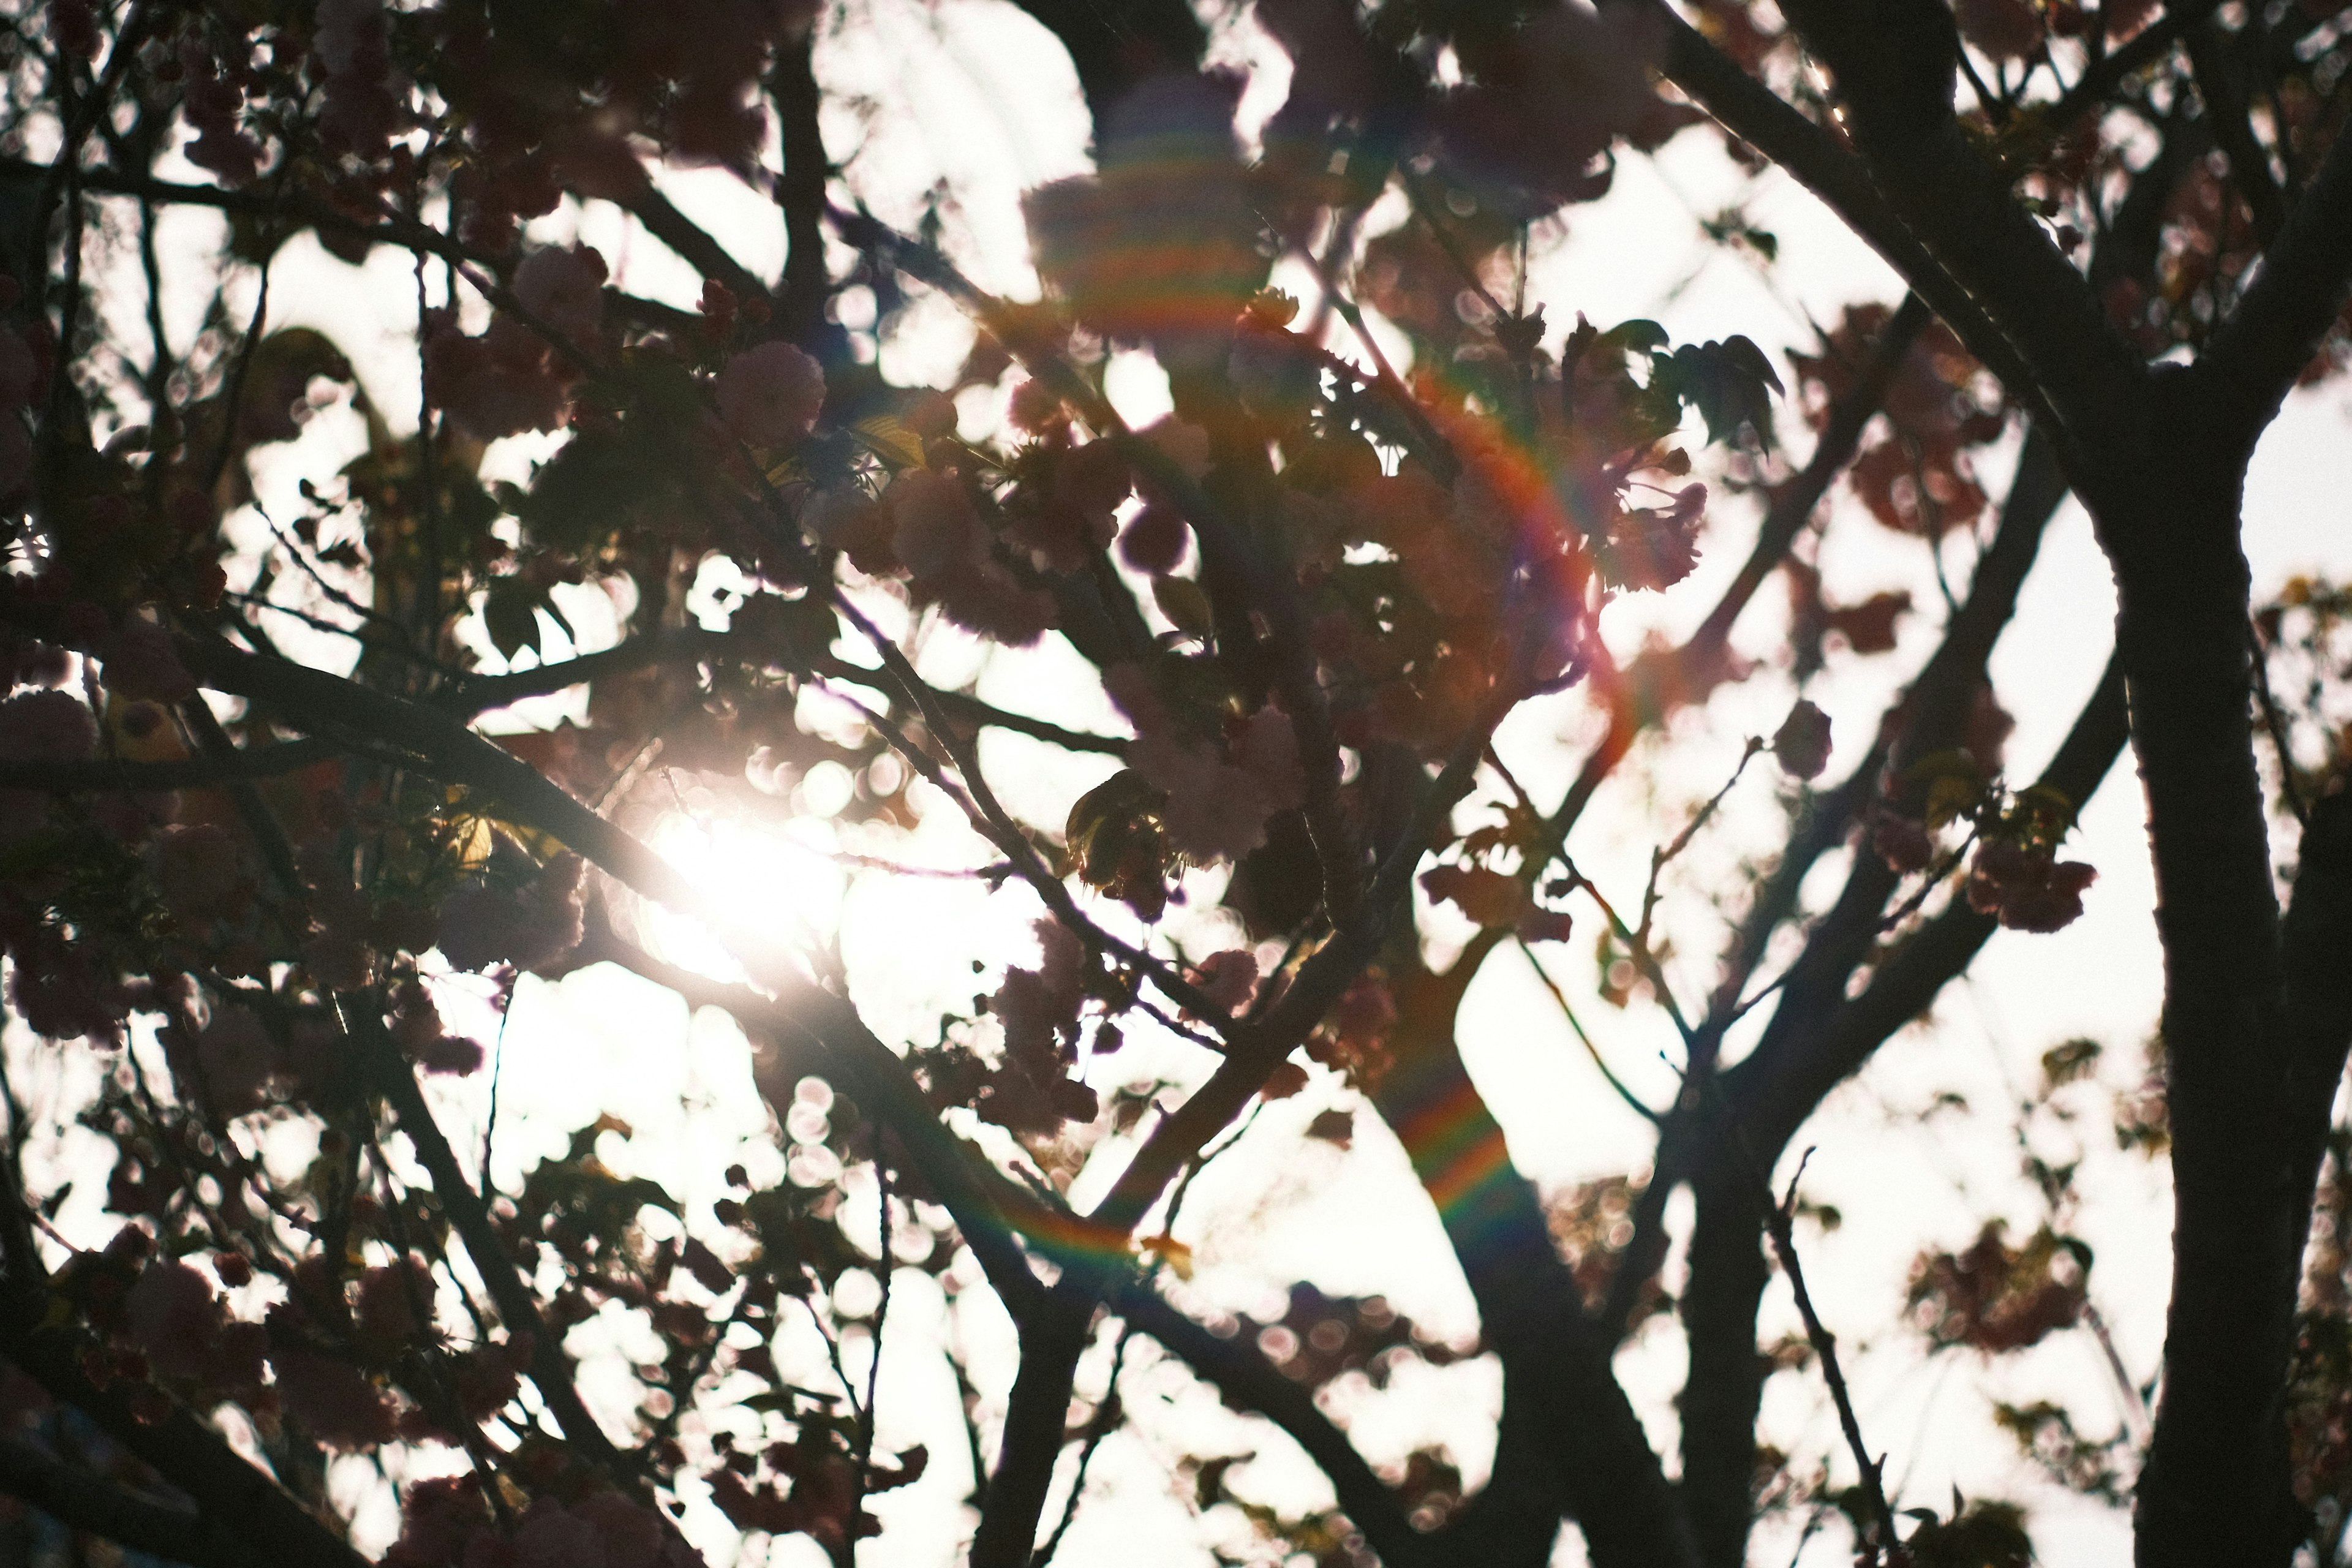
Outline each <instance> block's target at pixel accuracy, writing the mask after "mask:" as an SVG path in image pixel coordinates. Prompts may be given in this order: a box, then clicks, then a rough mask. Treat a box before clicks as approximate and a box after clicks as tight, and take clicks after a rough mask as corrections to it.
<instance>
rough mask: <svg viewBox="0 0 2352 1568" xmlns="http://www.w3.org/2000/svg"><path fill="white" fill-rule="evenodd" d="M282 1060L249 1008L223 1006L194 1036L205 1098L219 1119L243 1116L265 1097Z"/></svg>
mask: <svg viewBox="0 0 2352 1568" xmlns="http://www.w3.org/2000/svg"><path fill="white" fill-rule="evenodd" d="M283 1062H284V1058H283V1056H282V1054H281V1053H280V1052H279V1050H278V1043H277V1042H276V1041H275V1040H272V1039H271V1038H270V1037H269V1031H268V1030H267V1029H265V1028H264V1027H262V1024H261V1019H260V1018H259V1017H258V1016H257V1015H256V1014H255V1013H254V1011H253V1010H252V1009H251V1008H249V1007H235V1006H228V1007H222V1008H221V1009H219V1010H218V1011H217V1012H215V1013H214V1015H213V1016H212V1021H211V1022H210V1023H208V1024H206V1025H205V1027H204V1031H203V1032H202V1033H201V1034H199V1035H197V1037H196V1063H197V1066H198V1068H200V1070H201V1071H202V1072H203V1074H204V1089H205V1099H206V1100H207V1101H209V1102H210V1104H211V1105H212V1108H213V1110H215V1111H216V1112H217V1113H219V1114H220V1115H222V1116H242V1115H244V1114H245V1113H246V1112H247V1111H248V1110H257V1109H258V1108H259V1106H260V1105H261V1103H262V1100H264V1099H265V1098H266V1097H267V1095H268V1088H269V1079H270V1078H271V1076H272V1075H273V1074H275V1073H276V1072H277V1071H278V1068H279V1067H281V1066H282V1065H283Z"/></svg>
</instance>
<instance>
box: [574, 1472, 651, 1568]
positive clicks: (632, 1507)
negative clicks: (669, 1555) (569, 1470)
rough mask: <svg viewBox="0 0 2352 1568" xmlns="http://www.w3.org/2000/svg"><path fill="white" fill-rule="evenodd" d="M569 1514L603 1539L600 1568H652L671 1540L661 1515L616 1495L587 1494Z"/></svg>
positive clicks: (613, 1493) (615, 1493)
mask: <svg viewBox="0 0 2352 1568" xmlns="http://www.w3.org/2000/svg"><path fill="white" fill-rule="evenodd" d="M572 1513H573V1514H574V1515H575V1516H577V1517H578V1518H580V1519H583V1520H585V1521H587V1522H588V1523H589V1524H590V1525H591V1526H593V1528H594V1530H595V1531H596V1533H597V1534H598V1535H600V1536H601V1537H603V1538H604V1568H656V1564H658V1563H660V1562H661V1560H662V1548H663V1546H664V1545H665V1544H666V1543H667V1542H669V1541H670V1540H671V1539H672V1537H671V1535H670V1532H669V1530H668V1528H667V1526H665V1525H664V1524H663V1523H662V1519H661V1515H659V1514H657V1513H656V1512H654V1511H653V1510H651V1509H648V1508H641V1507H639V1506H638V1505H637V1504H635V1503H633V1502H631V1501H630V1500H628V1499H627V1498H625V1497H623V1496H622V1495H621V1494H620V1493H618V1492H614V1491H597V1492H591V1493H589V1494H588V1495H587V1496H586V1497H584V1498H582V1499H581V1500H579V1502H577V1503H576V1504H574V1505H573V1506H572ZM592 1561H593V1560H592Z"/></svg>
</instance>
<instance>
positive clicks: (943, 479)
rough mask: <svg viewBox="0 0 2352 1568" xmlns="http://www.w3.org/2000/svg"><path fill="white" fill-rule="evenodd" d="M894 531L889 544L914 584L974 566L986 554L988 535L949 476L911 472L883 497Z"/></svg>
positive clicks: (952, 478) (897, 481)
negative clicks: (895, 527)
mask: <svg viewBox="0 0 2352 1568" xmlns="http://www.w3.org/2000/svg"><path fill="white" fill-rule="evenodd" d="M882 499H883V500H884V501H885V502H886V503H887V505H888V506H889V508H890V514H891V516H892V517H893V518H894V519H896V521H897V523H898V527H897V531H895V533H894V534H893V535H892V538H891V548H892V549H893V550H894V551H895V552H897V554H898V560H899V561H900V563H903V564H904V565H905V566H906V568H907V571H908V574H910V575H911V576H912V577H913V578H914V579H915V581H916V582H917V583H918V584H920V583H923V582H925V581H926V580H929V579H936V578H940V577H943V576H946V575H947V574H950V573H951V572H955V571H957V570H959V569H961V568H967V567H970V566H973V565H976V564H978V563H979V562H980V560H981V559H982V555H983V553H984V552H985V551H986V549H987V537H988V535H987V530H986V529H985V528H983V527H982V524H981V521H980V514H979V513H977V512H975V511H973V510H972V509H971V500H969V499H968V498H967V497H966V496H965V495H964V493H963V487H962V486H961V485H960V484H958V483H957V482H956V481H955V479H954V477H953V476H952V475H949V474H938V473H933V472H932V471H931V470H930V469H929V468H913V469H909V470H908V472H906V473H903V474H900V475H899V476H898V479H895V480H894V481H892V483H891V486H890V488H889V489H887V491H885V492H884V493H883V498H882Z"/></svg>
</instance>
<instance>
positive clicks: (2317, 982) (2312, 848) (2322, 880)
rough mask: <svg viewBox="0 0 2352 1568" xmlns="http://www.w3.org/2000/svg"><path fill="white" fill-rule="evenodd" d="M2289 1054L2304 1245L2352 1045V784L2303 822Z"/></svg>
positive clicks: (2289, 1112) (2290, 940)
mask: <svg viewBox="0 0 2352 1568" xmlns="http://www.w3.org/2000/svg"><path fill="white" fill-rule="evenodd" d="M2282 936H2283V940H2284V959H2285V968H2286V1025H2287V1038H2288V1042H2289V1056H2288V1065H2287V1082H2286V1125H2287V1135H2288V1138H2289V1140H2290V1149H2291V1159H2292V1162H2293V1163H2292V1164H2291V1165H2290V1166H2289V1169H2288V1181H2289V1183H2290V1184H2291V1187H2290V1192H2291V1195H2292V1196H2293V1198H2294V1204H2295V1218H2294V1224H2293V1225H2292V1226H2291V1227H2290V1228H2291V1233H2292V1235H2293V1236H2294V1238H2295V1243H2296V1248H2297V1251H2298V1253H2300V1251H2301V1249H2302V1247H2303V1246H2304V1245H2305V1243H2306V1242H2307V1239H2308V1237H2309V1236H2310V1232H2311V1205H2312V1192H2313V1188H2314V1186H2315V1184H2316V1183H2317V1182H2318V1180H2319V1166H2320V1160H2321V1157H2322V1155H2323V1154H2324V1153H2325V1152H2326V1144H2327V1128H2328V1120H2329V1117H2330V1116H2331V1114H2332V1113H2333V1112H2334V1110H2335V1106H2336V1088H2337V1086H2338V1085H2339V1084H2341V1083H2342V1082H2343V1081H2344V1061H2345V1053H2346V1048H2347V1045H2352V790H2342V789H2339V790H2337V791H2336V793H2335V794H2333V795H2323V796H2322V797H2320V799H2319V801H2318V803H2317V804H2316V805H2314V806H2313V807H2312V810H2311V819H2310V821H2309V822H2308V823H2307V824H2305V827H2304V830H2303V843H2302V846H2301V857H2300V863H2299V864H2298V866H2297V867H2296V869H2295V877H2294V898H2293V900H2290V901H2289V903H2288V905H2287V914H2286V921H2285V924H2284V930H2283V932H2282Z"/></svg>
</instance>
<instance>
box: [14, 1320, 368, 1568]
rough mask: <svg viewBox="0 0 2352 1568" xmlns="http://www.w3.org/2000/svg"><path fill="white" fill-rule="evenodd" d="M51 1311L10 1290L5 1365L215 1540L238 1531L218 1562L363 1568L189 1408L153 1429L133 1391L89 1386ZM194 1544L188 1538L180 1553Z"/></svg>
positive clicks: (176, 1408)
mask: <svg viewBox="0 0 2352 1568" xmlns="http://www.w3.org/2000/svg"><path fill="white" fill-rule="evenodd" d="M47 1309H48V1297H47V1293H46V1292H43V1291H26V1290H21V1289H11V1290H9V1291H8V1292H7V1293H6V1294H5V1296H0V1355H5V1357H6V1358H7V1359H8V1360H9V1361H12V1362H15V1363H16V1364H17V1365H18V1366H19V1367H22V1368H23V1369H24V1370H25V1372H26V1373H27V1374H28V1375H29V1376H31V1378H32V1379H33V1381H34V1382H36V1383H37V1384H40V1385H41V1386H42V1387H43V1388H44V1389H46V1390H47V1391H48V1394H49V1396H50V1397H51V1398H53V1399H56V1400H58V1402H59V1403H61V1404H65V1405H73V1406H74V1407H76V1408H77V1409H79V1410H80V1411H82V1412H83V1413H84V1414H86V1415H89V1418H90V1419H91V1420H92V1421H94V1422H95V1423H97V1425H98V1426H99V1429H100V1430H101V1431H103V1432H104V1433H106V1435H107V1436H110V1437H112V1438H113V1439H114V1440H115V1441H116V1442H118V1443H120V1444H121V1445H122V1446H123V1447H125V1448H128V1449H129V1450H131V1453H132V1454H133V1455H135V1456H137V1457H138V1458H141V1459H142V1460H144V1461H145V1462H146V1463H147V1465H148V1466H149V1467H150V1468H152V1469H153V1470H154V1471H155V1472H156V1473H157V1474H158V1475H161V1476H162V1477H163V1479H165V1480H166V1481H169V1482H170V1483H171V1484H172V1485H173V1486H174V1487H177V1488H178V1489H180V1490H181V1491H183V1492H184V1493H186V1494H187V1495H188V1496H189V1497H190V1498H192V1499H194V1500H195V1503H196V1508H197V1511H198V1512H199V1513H200V1514H201V1515H202V1516H203V1517H204V1519H205V1521H207V1522H208V1527H209V1529H210V1530H211V1531H227V1530H233V1531H234V1532H235V1545H236V1547H237V1548H239V1549H240V1550H239V1552H238V1554H237V1555H236V1556H235V1557H233V1558H232V1557H229V1556H226V1555H224V1556H222V1557H219V1558H215V1559H214V1560H213V1561H215V1562H220V1563H224V1564H226V1563H230V1562H236V1563H269V1564H271V1565H272V1568H367V1561H366V1559H365V1558H362V1556H361V1555H360V1554H359V1553H358V1552H354V1551H352V1548H351V1546H350V1544H349V1543H348V1542H344V1541H343V1540H342V1539H341V1537H340V1536H338V1535H336V1534H335V1533H334V1532H333V1531H331V1530H329V1529H328V1527H327V1526H326V1525H325V1524H324V1523H322V1522H321V1521H320V1520H318V1519H317V1518H316V1517H314V1516H313V1515H312V1514H311V1513H310V1510H308V1509H307V1508H305V1507H304V1506H303V1505H302V1504H301V1503H300V1502H299V1501H297V1500H295V1499H294V1498H293V1497H291V1496H290V1495H289V1494H288V1493H287V1492H285V1491H283V1490H282V1489H279V1488H278V1485H277V1483H276V1482H274V1481H272V1480H271V1479H269V1478H268V1476H266V1475H264V1474H262V1473H261V1471H259V1470H257V1469H256V1468H253V1466H251V1465H250V1464H248V1463H247V1462H246V1460H245V1459H244V1458H243V1457H242V1456H240V1455H239V1454H237V1452H236V1450H235V1449H233V1448H231V1447H229V1446H228V1445H227V1444H226V1442H224V1441H223V1440H222V1439H221V1436H220V1435H219V1434H218V1433H216V1432H215V1431H214V1430H213V1429H212V1428H211V1427H209V1426H205V1424H204V1423H203V1422H201V1421H199V1420H197V1419H196V1417H195V1416H194V1415H193V1414H192V1413H190V1412H189V1410H188V1409H187V1407H186V1406H184V1405H179V1404H177V1403H174V1404H173V1405H172V1406H171V1411H170V1414H168V1415H165V1416H164V1417H163V1419H162V1420H160V1421H152V1422H151V1421H149V1420H146V1419H143V1418H142V1415H141V1414H135V1413H134V1412H133V1410H132V1407H131V1388H130V1386H129V1385H127V1384H112V1385H111V1386H110V1387H108V1388H106V1389H104V1390H100V1388H98V1387H96V1386H95V1385H94V1384H91V1383H90V1381H89V1377H88V1376H87V1375H86V1374H85V1373H83V1371H82V1369H81V1346H80V1345H79V1343H77V1342H76V1341H75V1340H74V1339H73V1337H72V1336H70V1335H68V1334H67V1333H66V1332H64V1331H60V1330H57V1329H53V1328H48V1327H46V1326H45V1321H46V1319H47ZM228 1521H234V1522H233V1524H232V1523H230V1522H228ZM194 1544H196V1542H187V1541H186V1540H185V1538H183V1546H187V1545H194ZM199 1568H205V1565H204V1564H201V1563H200V1564H199Z"/></svg>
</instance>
